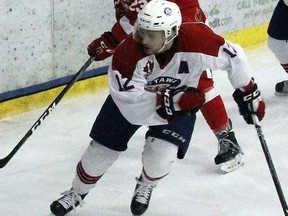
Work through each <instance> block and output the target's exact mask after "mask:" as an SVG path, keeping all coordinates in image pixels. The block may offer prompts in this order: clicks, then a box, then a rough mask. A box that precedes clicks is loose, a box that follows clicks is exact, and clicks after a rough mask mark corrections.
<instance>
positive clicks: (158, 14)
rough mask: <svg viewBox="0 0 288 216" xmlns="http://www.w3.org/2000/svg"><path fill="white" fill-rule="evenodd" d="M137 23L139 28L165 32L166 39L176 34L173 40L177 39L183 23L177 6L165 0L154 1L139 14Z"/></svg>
mask: <svg viewBox="0 0 288 216" xmlns="http://www.w3.org/2000/svg"><path fill="white" fill-rule="evenodd" d="M136 23H137V27H138V28H142V29H146V30H151V31H162V30H163V31H164V33H165V38H166V39H168V38H169V37H170V36H171V35H172V33H174V35H173V37H172V38H175V37H176V36H177V35H178V30H179V28H180V25H181V23H182V16H181V12H180V9H179V7H178V5H177V4H175V3H173V2H170V1H165V0H152V1H150V2H149V3H148V4H147V5H146V6H145V7H144V8H143V9H142V10H141V11H140V12H139V13H138V16H137V22H136ZM169 40H170V41H171V38H169Z"/></svg>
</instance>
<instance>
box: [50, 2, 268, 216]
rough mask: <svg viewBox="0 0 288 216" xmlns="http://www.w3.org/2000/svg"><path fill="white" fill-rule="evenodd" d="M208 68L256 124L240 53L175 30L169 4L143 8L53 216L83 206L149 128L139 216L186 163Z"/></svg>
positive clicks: (191, 31)
mask: <svg viewBox="0 0 288 216" xmlns="http://www.w3.org/2000/svg"><path fill="white" fill-rule="evenodd" d="M206 68H211V69H213V70H218V69H219V70H226V71H227V72H228V77H229V80H230V82H231V84H232V86H233V87H234V88H235V91H234V93H233V97H234V100H235V101H236V103H237V104H238V107H239V111H240V114H241V115H242V116H243V118H244V119H245V121H246V122H247V123H248V124H253V120H252V115H257V116H258V119H259V120H260V121H261V120H262V118H263V117H264V113H265V103H264V101H263V99H262V98H261V96H260V91H259V90H258V87H257V84H256V83H255V81H254V80H253V79H252V73H251V68H250V66H249V64H248V62H247V60H246V56H245V54H244V52H243V50H242V48H241V47H240V46H238V45H235V44H232V43H229V42H228V41H225V40H224V39H223V38H222V37H221V36H219V35H216V34H214V33H213V31H212V30H211V29H210V28H208V27H207V26H206V25H205V24H202V23H185V24H182V25H181V13H180V10H179V7H178V6H177V5H176V4H174V3H172V2H169V1H163V0H154V1H151V2H149V3H148V4H147V5H146V6H145V7H144V8H143V10H142V11H140V12H139V14H138V17H137V22H136V25H135V32H134V34H133V35H130V36H129V37H128V38H127V39H126V40H125V41H123V42H122V43H121V44H120V45H119V46H118V47H117V48H116V50H115V53H114V55H113V58H112V63H111V65H110V66H109V71H108V76H109V88H110V95H109V96H108V97H107V99H106V101H105V103H104V104H103V106H102V108H101V110H100V113H99V114H98V116H97V118H96V120H95V122H94V125H93V127H92V129H91V132H90V137H91V138H92V141H91V142H90V144H89V146H88V148H87V149H86V151H85V152H84V154H83V156H82V158H81V160H80V161H79V163H78V164H77V166H76V175H75V178H74V180H73V182H72V188H71V189H70V190H69V191H67V192H66V193H65V194H64V195H63V196H62V197H61V198H59V199H58V200H56V201H54V202H53V203H52V204H51V205H50V209H51V211H52V212H53V213H54V214H55V215H57V216H59V215H65V214H67V213H68V212H70V211H71V210H72V209H73V208H75V207H77V206H78V205H79V204H81V202H82V200H83V199H84V197H85V196H86V195H87V194H88V192H89V191H90V189H91V188H93V187H94V186H95V184H96V183H97V181H98V180H99V179H101V177H102V176H103V175H104V174H105V172H106V171H107V170H108V168H109V167H110V166H111V165H112V164H113V163H114V162H115V161H116V160H117V158H118V157H119V155H120V154H121V152H123V151H125V150H126V149H127V143H128V142H129V140H130V138H131V137H132V136H133V134H134V133H135V131H136V130H137V129H138V128H139V127H140V126H141V125H147V126H148V130H147V133H146V136H145V145H144V150H143V153H142V171H141V174H140V177H139V178H138V180H137V184H136V187H135V191H134V195H133V197H132V202H131V205H130V209H131V212H132V214H133V215H142V214H144V213H145V211H146V210H147V208H148V206H149V202H150V198H151V195H152V191H153V189H154V188H155V187H156V185H157V184H158V182H159V181H160V180H161V179H162V178H163V177H165V176H167V175H168V174H169V172H170V170H171V168H172V166H173V164H174V163H175V161H177V158H178V159H182V158H184V157H185V153H186V151H187V148H188V146H189V143H190V140H191V136H192V133H193V128H194V123H195V119H196V114H195V113H196V112H197V110H198V109H199V108H200V107H201V106H202V105H203V103H204V101H205V94H204V92H202V91H201V90H199V89H197V86H198V82H199V79H200V76H201V74H202V71H203V70H204V69H206ZM191 171H192V170H191ZM176 181H177V180H176ZM175 186H176V185H175ZM191 187H193V182H191ZM184 193H185V191H184ZM99 196H100V194H99ZM172 199H173V198H172ZM154 202H157V199H156V198H155V199H154ZM151 211H152V210H151ZM95 214H97V212H95ZM151 214H152V215H153V213H151Z"/></svg>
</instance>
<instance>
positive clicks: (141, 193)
mask: <svg viewBox="0 0 288 216" xmlns="http://www.w3.org/2000/svg"><path fill="white" fill-rule="evenodd" d="M136 180H137V185H136V187H135V191H134V195H133V198H132V202H131V205H130V209H131V212H132V214H133V215H142V214H144V212H145V211H146V210H147V209H148V206H149V202H150V198H151V194H152V191H153V189H154V187H155V186H156V185H153V184H151V183H149V182H145V181H144V180H143V178H142V176H140V178H136Z"/></svg>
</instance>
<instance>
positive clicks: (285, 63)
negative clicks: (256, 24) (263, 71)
mask: <svg viewBox="0 0 288 216" xmlns="http://www.w3.org/2000/svg"><path fill="white" fill-rule="evenodd" d="M268 35H269V38H268V46H269V48H270V50H271V51H272V52H273V53H274V54H275V56H276V58H277V59H278V61H279V63H280V64H281V66H282V67H283V69H284V70H285V71H286V72H287V73H288V0H280V1H279V2H278V4H277V5H276V8H275V10H274V12H273V15H272V17H271V20H270V23H269V27H268ZM275 94H276V95H279V96H281V95H284V96H286V95H288V80H284V81H282V82H279V83H277V84H276V85H275Z"/></svg>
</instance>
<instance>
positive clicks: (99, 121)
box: [90, 95, 196, 159]
mask: <svg viewBox="0 0 288 216" xmlns="http://www.w3.org/2000/svg"><path fill="white" fill-rule="evenodd" d="M195 120H196V115H195V113H191V114H189V115H187V114H181V115H180V114H179V115H176V116H175V118H174V120H173V122H171V123H169V124H166V125H159V126H150V127H149V129H148V131H147V133H146V137H148V136H151V137H155V138H159V139H162V140H166V141H168V142H170V143H173V144H174V145H177V146H178V147H179V149H178V158H179V159H182V158H184V156H185V153H186V151H187V149H188V146H189V143H190V140H191V136H192V133H193V129H194V124H195ZM139 127H141V126H140V125H133V124H131V123H130V122H128V121H127V120H126V119H125V117H124V116H123V115H122V114H121V112H120V110H119V109H118V107H117V106H116V104H115V103H114V101H113V99H112V97H111V95H109V96H108V97H107V99H106V101H105V102H104V104H103V106H102V108H101V110H100V112H99V114H98V116H97V118H96V120H95V122H94V124H93V127H92V129H91V132H90V137H91V138H92V139H93V140H95V141H96V142H98V143H100V144H102V145H104V146H106V147H108V148H110V149H112V150H115V151H125V150H126V149H127V144H128V142H129V140H130V138H131V137H132V136H133V134H134V133H135V132H136V131H137V129H138V128H139Z"/></svg>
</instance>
